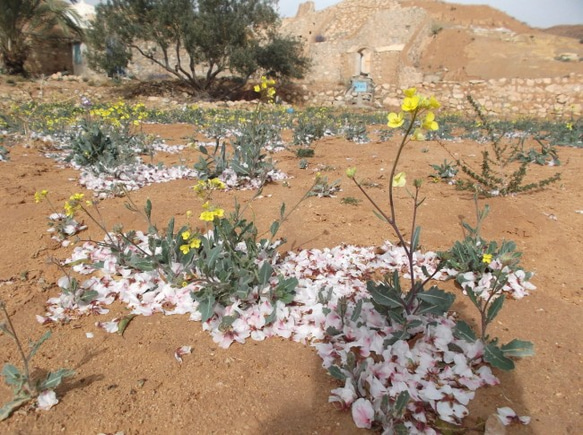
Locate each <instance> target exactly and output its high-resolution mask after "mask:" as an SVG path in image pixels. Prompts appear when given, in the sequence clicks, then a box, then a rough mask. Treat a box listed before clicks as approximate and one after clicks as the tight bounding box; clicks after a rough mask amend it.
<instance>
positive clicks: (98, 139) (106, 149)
mask: <svg viewBox="0 0 583 435" xmlns="http://www.w3.org/2000/svg"><path fill="white" fill-rule="evenodd" d="M68 149H69V155H68V156H67V158H66V161H68V162H71V161H72V162H73V163H75V164H76V165H78V166H81V167H84V168H87V169H90V170H91V171H92V172H94V173H96V174H99V173H111V172H112V171H115V169H116V168H117V167H119V166H122V165H127V164H133V163H137V162H138V160H137V156H138V155H140V154H147V153H150V152H151V150H150V144H149V142H148V140H147V138H146V137H145V136H144V135H135V134H130V133H129V132H128V130H127V129H124V128H122V127H116V126H114V125H110V124H107V123H104V122H101V121H95V120H81V121H80V123H79V125H78V127H77V131H73V132H71V134H70V137H69V143H68Z"/></svg>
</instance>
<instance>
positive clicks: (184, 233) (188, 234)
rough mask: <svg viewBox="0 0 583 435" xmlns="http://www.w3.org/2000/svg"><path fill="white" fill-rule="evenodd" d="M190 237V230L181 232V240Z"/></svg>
mask: <svg viewBox="0 0 583 435" xmlns="http://www.w3.org/2000/svg"><path fill="white" fill-rule="evenodd" d="M188 239H190V231H188V230H186V231H184V232H183V233H182V240H188Z"/></svg>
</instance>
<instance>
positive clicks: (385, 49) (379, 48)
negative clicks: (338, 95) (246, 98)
mask: <svg viewBox="0 0 583 435" xmlns="http://www.w3.org/2000/svg"><path fill="white" fill-rule="evenodd" d="M431 24H432V20H431V19H430V18H429V15H428V14H427V13H426V11H425V10H424V9H422V8H419V7H401V6H400V5H399V3H398V2H396V1H391V0H344V1H343V2H341V3H339V4H337V5H335V6H334V7H330V8H327V9H324V10H322V11H315V9H314V7H313V3H311V2H307V3H304V4H302V5H301V7H300V9H299V10H298V14H297V15H296V17H294V18H292V19H287V20H284V22H283V25H282V31H283V32H284V33H289V34H292V35H293V36H296V37H299V38H300V39H301V40H303V41H304V42H305V43H306V48H307V54H308V55H309V56H310V57H311V58H312V61H313V67H312V70H311V71H310V73H309V76H308V77H307V81H308V82H309V81H317V82H318V83H322V84H337V83H344V84H347V83H348V82H349V80H350V78H351V77H352V76H355V75H358V74H359V73H368V74H370V75H371V76H372V77H375V80H379V81H392V80H394V78H395V77H399V75H400V73H401V70H402V68H408V67H411V66H412V65H414V64H415V62H416V61H417V58H418V57H419V55H420V53H421V49H422V45H423V43H424V41H425V40H426V39H427V35H428V34H429V33H430V29H431Z"/></svg>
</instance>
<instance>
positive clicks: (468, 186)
mask: <svg viewBox="0 0 583 435" xmlns="http://www.w3.org/2000/svg"><path fill="white" fill-rule="evenodd" d="M468 100H469V101H470V103H471V104H472V107H473V108H474V110H475V111H476V113H477V114H478V117H479V118H480V120H481V122H482V125H483V126H484V128H485V129H486V130H487V132H488V135H489V142H490V150H489V151H488V150H484V151H482V164H481V168H480V171H479V172H477V171H476V170H474V169H472V168H471V167H470V166H469V165H468V164H466V163H465V162H464V161H463V160H461V159H458V160H457V162H456V163H457V165H458V166H459V167H460V169H461V170H462V172H463V173H464V174H466V175H467V176H468V177H469V178H470V180H467V179H462V180H459V181H458V183H457V184H456V186H457V187H458V188H459V189H461V190H470V191H474V192H477V193H478V194H480V195H482V196H487V197H488V196H497V195H501V196H506V195H510V194H513V193H521V192H529V191H533V190H538V189H542V188H544V187H545V186H548V185H549V184H551V183H554V182H556V181H558V180H559V179H560V178H561V174H560V173H556V174H555V175H553V176H551V177H548V178H545V179H543V180H540V181H535V182H532V183H528V184H526V183H525V182H524V179H525V177H526V175H527V170H528V167H529V164H530V163H531V161H530V159H528V158H527V159H525V158H523V157H524V156H523V154H522V153H523V151H522V148H523V143H524V140H525V137H522V138H520V139H519V141H518V142H517V143H515V144H503V139H504V137H505V134H504V133H497V132H496V130H495V129H494V127H493V126H492V125H491V124H490V123H489V122H488V120H487V119H486V117H485V116H484V115H483V113H482V111H481V109H480V107H479V106H478V104H477V103H476V102H475V101H474V100H473V99H472V98H471V97H468ZM517 161H518V163H516V162H517ZM513 163H514V165H513ZM516 166H517V167H516Z"/></svg>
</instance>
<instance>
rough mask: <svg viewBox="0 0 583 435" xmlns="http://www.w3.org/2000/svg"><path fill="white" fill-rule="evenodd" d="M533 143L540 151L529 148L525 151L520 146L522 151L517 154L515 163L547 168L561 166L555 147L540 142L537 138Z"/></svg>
mask: <svg viewBox="0 0 583 435" xmlns="http://www.w3.org/2000/svg"><path fill="white" fill-rule="evenodd" d="M535 141H536V142H538V144H539V145H540V149H539V150H537V149H535V148H529V149H528V150H525V149H524V146H521V148H522V150H521V151H520V152H518V153H517V154H516V157H515V158H516V160H517V161H519V162H521V163H524V162H527V163H536V164H537V165H549V166H558V165H560V164H561V161H560V160H559V154H558V153H557V149H556V147H555V146H553V145H551V144H546V143H543V142H542V140H541V139H538V138H535Z"/></svg>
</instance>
